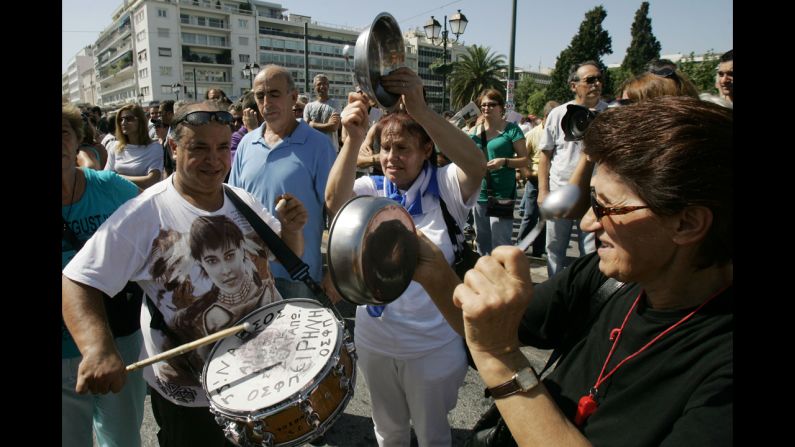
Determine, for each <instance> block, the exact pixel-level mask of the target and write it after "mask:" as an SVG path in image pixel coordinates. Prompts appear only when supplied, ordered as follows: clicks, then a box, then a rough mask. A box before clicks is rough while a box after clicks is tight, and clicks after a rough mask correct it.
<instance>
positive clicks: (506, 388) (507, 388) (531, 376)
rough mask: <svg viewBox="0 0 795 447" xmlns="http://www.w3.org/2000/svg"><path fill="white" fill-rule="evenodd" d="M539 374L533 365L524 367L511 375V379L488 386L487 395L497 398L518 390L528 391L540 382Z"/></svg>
mask: <svg viewBox="0 0 795 447" xmlns="http://www.w3.org/2000/svg"><path fill="white" fill-rule="evenodd" d="M539 383H540V382H539V380H538V375H537V374H536V372H535V370H534V369H533V367H532V366H528V367H526V368H522V369H520V370H519V371H517V372H516V374H514V375H513V377H511V380H509V381H507V382H505V383H501V384H499V385H497V386H493V387H491V388H486V397H488V396H491V397H493V398H495V399H499V398H501V397H506V396H510V395H511V394H515V393H518V392H520V391H521V392H523V393H526V392H528V391H530V390H532V389H533V388H535V387H536V386H538V384H539Z"/></svg>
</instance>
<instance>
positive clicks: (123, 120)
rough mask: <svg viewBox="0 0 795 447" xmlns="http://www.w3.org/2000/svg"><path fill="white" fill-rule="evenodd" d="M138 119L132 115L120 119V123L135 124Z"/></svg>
mask: <svg viewBox="0 0 795 447" xmlns="http://www.w3.org/2000/svg"><path fill="white" fill-rule="evenodd" d="M137 119H138V118H136V117H134V116H132V115H129V116H122V117H121V118H119V121H120V122H122V123H123V122H125V121H126V122H129V123H132V122H135V121H136V120H137Z"/></svg>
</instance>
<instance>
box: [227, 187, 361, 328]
mask: <svg viewBox="0 0 795 447" xmlns="http://www.w3.org/2000/svg"><path fill="white" fill-rule="evenodd" d="M224 192H225V193H226V195H227V197H229V200H231V201H232V203H234V204H235V207H236V208H237V210H238V211H240V213H241V214H243V216H244V217H245V218H246V220H247V221H248V223H249V224H250V225H251V227H252V228H254V231H256V232H257V234H258V235H259V237H261V238H262V240H263V241H264V242H265V244H266V245H267V246H268V248H270V250H271V251H272V252H273V254H274V256H276V259H278V260H279V262H281V263H282V265H283V266H284V268H285V269H286V270H287V272H288V273H289V274H290V277H291V278H293V279H294V280H296V281H301V282H303V283H304V284H306V285H307V287H309V289H310V290H311V291H312V293H314V294H315V296H317V297H320V298H322V299H321V300H320V301H321V302H323V304H325V305H327V306H328V307H329V308H330V309H331V310H332V311H333V312H334V315H335V316H336V317H337V318H338V319H339V320H340V321H342V322H343V323H344V322H345V319H344V318H342V315H341V314H340V312H339V311H338V310H337V306H335V305H334V303H332V302H331V300H330V299H329V297H328V296H326V293H325V292H324V291H323V288H322V287H320V285H319V284H318V283H317V282H315V281H314V280H313V279H312V277H311V276H309V266H308V265H306V263H305V262H304V261H302V260H301V258H299V257H298V255H296V254H295V253H294V252H293V251H292V250H291V249H290V247H288V246H287V244H285V243H284V241H282V239H281V238H280V237H279V236H278V235H277V234H276V233H275V232H274V231H273V230H271V227H269V226H268V224H266V223H265V222H264V221H263V220H262V218H261V217H259V214H257V213H256V212H254V210H253V209H251V207H250V206H248V204H247V203H246V202H244V201H243V199H241V198H240V197H238V195H237V194H235V192H234V191H233V190H232V188H230V187H229V185H224Z"/></svg>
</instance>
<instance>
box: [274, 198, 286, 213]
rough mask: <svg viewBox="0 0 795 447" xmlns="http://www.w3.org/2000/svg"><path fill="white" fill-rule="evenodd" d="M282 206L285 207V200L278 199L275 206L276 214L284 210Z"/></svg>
mask: <svg viewBox="0 0 795 447" xmlns="http://www.w3.org/2000/svg"><path fill="white" fill-rule="evenodd" d="M284 205H287V200H284V199H279V203H277V204H276V212H277V213H278V212H279V211H281V210H282V208H284Z"/></svg>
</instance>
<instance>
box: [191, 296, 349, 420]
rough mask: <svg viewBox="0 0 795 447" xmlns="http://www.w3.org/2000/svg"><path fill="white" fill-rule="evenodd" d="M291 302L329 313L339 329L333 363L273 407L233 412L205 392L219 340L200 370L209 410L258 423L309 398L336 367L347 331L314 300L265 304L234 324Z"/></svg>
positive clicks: (289, 299)
mask: <svg viewBox="0 0 795 447" xmlns="http://www.w3.org/2000/svg"><path fill="white" fill-rule="evenodd" d="M291 302H303V303H308V304H313V305H317V307H319V308H323V309H326V310H328V311H329V312H330V313H331V316H332V318H334V322H335V324H336V325H337V327H338V328H339V329H340V331H339V332H338V334H339V335H340V336H339V337H337V340H336V342H335V343H334V350H333V351H332V352H333V354H332V355H331V357H329V360H331V359H333V360H335V361H333V362H332V361H328V362H326V364H325V365H324V366H323V368H321V369H320V371H319V372H318V373H317V374H315V376H313V377H312V379H311V380H309V381H308V382H307V383H306V385H304V386H303V387H301V388H300V389H299V390H298V391H296V392H295V393H293V394H290V395H289V396H288V397H287V398H285V399H283V400H282V401H280V402H277V403H275V404H274V405H271V406H269V407H264V408H260V409H257V410H253V411H246V412H243V411H240V410H233V409H230V408H227V407H223V406H222V405H220V404H217V403H216V402H215V401H214V400H213V398H212V397H211V396H210V393H209V392H208V391H207V389H208V388H209V387H208V386H207V385H206V379H207V370H208V369H209V367H210V360H211V359H212V358H213V355H214V354H215V351H216V350H217V349H218V347H219V346H220V345H221V342H222V341H223V340H219V341H218V342H216V344H215V345H214V346H213V349H212V350H211V351H210V353H209V354H208V356H207V361H205V362H204V368H203V369H202V377H201V384H202V389H203V390H204V393H205V395H206V396H207V401H208V402H209V404H210V408H214V409H215V410H216V412H218V413H220V414H222V415H224V416H228V417H230V418H236V419H235V420H236V421H242V422H248V421H259V420H262V419H264V418H265V417H266V416H268V415H270V414H273V413H276V412H277V410H281V409H284V408H287V407H289V406H291V405H292V404H293V403H295V401H296V399H295V397H298V401H301V400H305V399H306V398H308V397H309V393H307V390H308V389H309V387H310V385H314V384H319V382H318V381H317V379H318V378H323V377H326V376H327V375H328V374H329V373H330V372H331V368H333V367H334V365H336V364H337V363H338V362H339V361H340V358H341V357H342V356H341V354H340V352H341V349H342V348H343V346H341V345H342V343H343V339H344V338H346V337H347V336H348V334H347V329H346V328H345V326H344V325H343V324H342V322H340V321H339V320H338V319H337V316H336V315H334V312H333V311H331V309H329V308H328V307H326V306H323V305H322V304H321V303H319V302H318V301H317V300H314V299H311V298H287V299H282V300H281V301H276V302H273V303H269V304H266V305H265V306H262V307H260V308H259V309H255V310H253V311H251V312H249V313H248V314H247V315H246V316H244V317H243V318H241V319H240V320H239V321H238V322H237V323H235V325H237V324H242V323H243V322H245V320H246V319H248V318H249V317H250V316H252V315H253V314H255V313H258V312H261V311H263V310H265V309H266V308H269V307H275V306H274V305H276V304H283V305H284V306H286V305H287V304H290V303H291ZM349 355H350V356H351V359H352V364H353V368H354V371H352V372H351V376H352V377H353V376H355V374H356V372H355V367H356V360H355V357H354V354H353V353H349ZM351 383H352V384H353V381H351ZM312 390H314V388H312ZM351 394H352V393H351ZM330 418H331V417H329V419H330Z"/></svg>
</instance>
